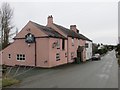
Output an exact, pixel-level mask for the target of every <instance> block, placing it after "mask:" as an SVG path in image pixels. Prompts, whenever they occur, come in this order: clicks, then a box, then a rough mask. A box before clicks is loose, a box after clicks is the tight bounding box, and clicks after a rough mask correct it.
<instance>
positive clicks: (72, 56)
mask: <svg viewBox="0 0 120 90" xmlns="http://www.w3.org/2000/svg"><path fill="white" fill-rule="evenodd" d="M73 58H74V52H71V60H72V59H73Z"/></svg>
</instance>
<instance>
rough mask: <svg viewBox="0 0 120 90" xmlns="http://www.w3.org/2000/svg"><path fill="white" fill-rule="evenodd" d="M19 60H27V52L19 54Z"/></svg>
mask: <svg viewBox="0 0 120 90" xmlns="http://www.w3.org/2000/svg"><path fill="white" fill-rule="evenodd" d="M17 60H21V61H23V60H25V54H17Z"/></svg>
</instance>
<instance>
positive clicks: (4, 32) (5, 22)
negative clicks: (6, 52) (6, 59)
mask: <svg viewBox="0 0 120 90" xmlns="http://www.w3.org/2000/svg"><path fill="white" fill-rule="evenodd" d="M0 12H1V14H0V24H1V43H2V49H4V48H5V47H7V46H8V44H9V36H10V31H11V30H12V29H13V28H14V26H13V25H12V18H13V9H11V7H10V5H9V3H3V4H2V6H1V9H0Z"/></svg>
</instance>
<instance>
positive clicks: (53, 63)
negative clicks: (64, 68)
mask: <svg viewBox="0 0 120 90" xmlns="http://www.w3.org/2000/svg"><path fill="white" fill-rule="evenodd" d="M57 40H58V39H57V38H50V39H49V67H53V66H57V65H62V64H66V63H67V57H65V53H67V40H65V50H62V39H60V49H57V48H56V47H55V48H52V44H53V43H54V42H56V41H57ZM56 53H60V60H59V61H56Z"/></svg>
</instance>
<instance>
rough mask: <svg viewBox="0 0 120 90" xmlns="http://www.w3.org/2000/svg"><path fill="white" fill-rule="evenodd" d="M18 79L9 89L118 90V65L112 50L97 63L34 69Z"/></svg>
mask: <svg viewBox="0 0 120 90" xmlns="http://www.w3.org/2000/svg"><path fill="white" fill-rule="evenodd" d="M19 78H21V80H22V82H21V83H20V84H18V85H14V86H11V88H118V64H117V59H116V57H115V51H114V50H113V51H111V52H108V53H107V55H105V56H103V57H102V58H101V60H99V61H87V62H85V63H81V64H68V65H63V66H59V67H55V68H52V69H41V68H35V69H32V70H31V71H29V72H27V73H26V74H23V75H21V76H19Z"/></svg>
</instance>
